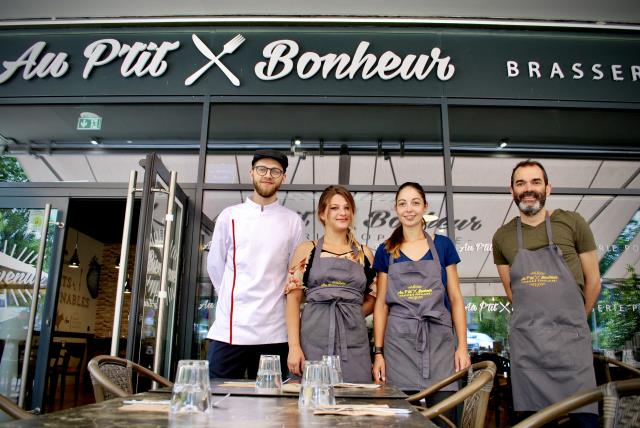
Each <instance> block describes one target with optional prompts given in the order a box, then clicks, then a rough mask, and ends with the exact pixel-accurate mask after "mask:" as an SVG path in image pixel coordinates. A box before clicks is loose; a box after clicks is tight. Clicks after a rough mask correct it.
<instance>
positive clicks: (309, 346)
mask: <svg viewBox="0 0 640 428" xmlns="http://www.w3.org/2000/svg"><path fill="white" fill-rule="evenodd" d="M323 242H324V237H323V238H320V240H318V245H317V247H316V249H315V252H314V256H313V264H312V265H311V271H310V272H309V279H308V284H307V293H306V297H307V304H306V305H305V308H304V311H303V312H302V321H301V323H302V326H301V329H300V341H301V342H300V343H301V345H302V351H303V352H304V356H305V359H307V360H321V359H322V356H323V355H340V362H341V364H342V376H343V378H344V381H345V382H356V383H370V382H371V355H370V354H369V336H368V334H367V326H366V324H365V320H364V315H363V314H362V303H363V300H364V292H365V289H366V287H367V277H366V275H365V273H364V267H363V266H362V265H361V264H360V263H357V262H353V261H351V260H346V259H343V258H338V257H320V254H321V253H322V244H323ZM353 252H354V254H355V255H356V256H357V255H358V250H357V249H356V248H353Z"/></svg>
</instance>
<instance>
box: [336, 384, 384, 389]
mask: <svg viewBox="0 0 640 428" xmlns="http://www.w3.org/2000/svg"><path fill="white" fill-rule="evenodd" d="M381 386H382V385H378V384H377V383H348V382H343V383H337V384H335V385H334V388H364V389H376V388H380V387H381Z"/></svg>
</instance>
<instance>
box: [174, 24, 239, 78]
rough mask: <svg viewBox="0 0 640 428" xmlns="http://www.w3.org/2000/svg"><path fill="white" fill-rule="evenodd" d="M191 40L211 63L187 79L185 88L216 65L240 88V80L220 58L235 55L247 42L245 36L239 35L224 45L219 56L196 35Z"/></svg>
mask: <svg viewBox="0 0 640 428" xmlns="http://www.w3.org/2000/svg"><path fill="white" fill-rule="evenodd" d="M191 39H192V40H193V43H194V44H195V45H196V48H198V50H199V51H200V52H201V53H202V55H204V56H205V57H206V58H207V59H209V62H208V63H206V64H205V65H203V66H202V67H200V69H198V71H196V72H195V73H193V74H192V75H191V76H189V77H187V79H186V80H185V81H184V84H185V86H191V85H192V84H193V83H195V81H196V80H198V79H199V78H200V76H202V75H203V74H204V73H205V72H206V71H207V70H208V69H209V68H211V67H212V66H213V65H214V64H215V65H217V66H218V68H219V69H220V71H222V72H223V73H224V75H225V76H227V78H228V79H229V81H230V82H231V83H233V85H234V86H240V80H238V78H237V77H236V76H235V74H233V73H232V72H231V70H229V69H228V68H227V66H226V65H224V64H223V63H222V61H220V58H222V57H223V56H225V55H228V54H230V53H233V52H234V51H235V50H236V49H238V47H239V46H240V45H241V44H243V43H244V41H245V40H246V39H245V38H244V36H242V35H241V34H238V35H237V36H235V37H234V38H233V39H231V40H229V41H228V42H227V43H225V44H224V46H223V47H222V52H220V53H219V54H218V55H215V54H214V53H213V52H212V51H211V49H209V47H208V46H207V45H205V44H204V42H203V41H202V40H200V38H199V37H198V36H196V35H195V34H192V35H191Z"/></svg>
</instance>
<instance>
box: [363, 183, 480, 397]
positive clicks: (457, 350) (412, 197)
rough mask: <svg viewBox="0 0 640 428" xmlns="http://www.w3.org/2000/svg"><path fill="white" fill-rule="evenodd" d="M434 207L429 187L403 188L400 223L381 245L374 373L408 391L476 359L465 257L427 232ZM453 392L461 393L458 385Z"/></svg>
mask: <svg viewBox="0 0 640 428" xmlns="http://www.w3.org/2000/svg"><path fill="white" fill-rule="evenodd" d="M427 207H428V204H427V201H426V198H425V195H424V191H423V190H422V186H420V185H419V184H417V183H412V182H407V183H404V184H402V185H401V186H400V188H399V189H398V191H397V192H396V214H397V215H398V219H399V220H400V225H399V226H398V227H397V228H396V229H395V230H394V231H393V233H392V234H391V236H390V237H389V239H387V240H386V241H385V242H384V243H383V244H380V246H379V247H378V249H377V251H376V255H375V261H374V268H375V269H376V270H377V271H378V281H377V297H376V303H375V309H374V314H373V317H374V318H373V332H374V345H375V346H374V354H375V355H374V359H375V360H374V363H373V376H374V380H375V381H376V382H377V383H384V382H388V383H390V384H393V385H395V386H397V387H399V388H400V389H402V390H405V391H418V390H421V389H424V388H426V387H427V386H429V385H431V384H433V383H435V382H437V381H439V380H442V379H443V378H445V377H447V376H449V375H451V374H453V373H454V371H457V370H461V369H464V368H466V367H468V366H469V365H470V364H471V362H470V360H469V355H468V352H467V323H466V314H465V309H464V300H463V298H462V293H461V292H460V284H459V280H458V272H457V269H456V264H457V263H459V262H460V257H459V256H458V253H457V252H456V249H455V246H454V244H453V242H452V241H451V240H450V239H449V238H448V237H446V236H442V235H434V237H433V238H432V237H431V236H430V235H428V234H427V232H426V231H425V228H426V222H425V220H424V218H423V216H424V214H425V213H426V211H427ZM454 329H455V335H456V338H457V346H454V335H453V330H454ZM448 389H451V390H452V391H455V389H457V385H455V384H454V385H452V386H450V387H448V388H445V390H448ZM451 393H452V392H451ZM441 398H443V397H442V396H440V397H436V400H437V401H439V400H440V399H441Z"/></svg>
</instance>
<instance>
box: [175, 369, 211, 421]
mask: <svg viewBox="0 0 640 428" xmlns="http://www.w3.org/2000/svg"><path fill="white" fill-rule="evenodd" d="M210 397H211V394H210V391H209V362H208V361H207V360H180V361H179V362H178V372H177V375H176V380H175V383H174V384H173V392H172V394H171V413H172V414H177V413H204V412H206V411H208V410H209V407H210V400H211V398H210Z"/></svg>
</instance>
